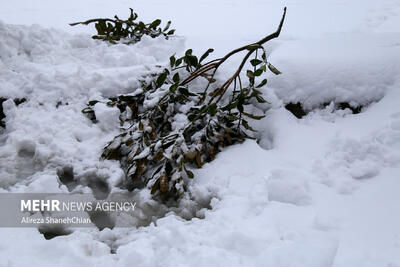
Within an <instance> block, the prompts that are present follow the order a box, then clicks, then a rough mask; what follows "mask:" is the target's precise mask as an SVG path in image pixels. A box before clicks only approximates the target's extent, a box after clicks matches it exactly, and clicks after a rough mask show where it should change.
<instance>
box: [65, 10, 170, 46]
mask: <svg viewBox="0 0 400 267" xmlns="http://www.w3.org/2000/svg"><path fill="white" fill-rule="evenodd" d="M130 10H131V15H130V16H129V18H128V19H127V20H122V19H120V18H119V17H118V16H117V15H115V16H114V19H109V18H97V19H90V20H87V21H83V22H75V23H71V24H70V25H71V26H75V25H78V24H82V25H89V24H90V23H95V27H96V30H97V35H93V36H92V38H93V39H100V40H104V41H108V42H110V43H112V44H115V43H117V42H119V41H122V43H125V44H132V43H137V42H139V41H140V40H141V39H142V36H143V35H148V36H150V37H152V38H155V37H158V36H161V35H162V36H164V37H165V38H166V39H168V37H169V36H171V35H173V34H174V33H175V30H174V29H172V30H170V29H169V27H170V26H171V21H168V22H167V25H166V26H164V28H161V27H159V26H160V24H161V20H159V19H156V20H155V21H153V22H152V23H144V22H143V21H139V22H137V21H136V19H137V18H138V15H137V14H136V13H134V12H133V9H132V8H131V9H130Z"/></svg>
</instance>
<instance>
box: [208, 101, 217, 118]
mask: <svg viewBox="0 0 400 267" xmlns="http://www.w3.org/2000/svg"><path fill="white" fill-rule="evenodd" d="M208 112H209V113H210V115H211V116H214V115H215V114H217V104H216V103H213V104H211V105H210V106H209V107H208Z"/></svg>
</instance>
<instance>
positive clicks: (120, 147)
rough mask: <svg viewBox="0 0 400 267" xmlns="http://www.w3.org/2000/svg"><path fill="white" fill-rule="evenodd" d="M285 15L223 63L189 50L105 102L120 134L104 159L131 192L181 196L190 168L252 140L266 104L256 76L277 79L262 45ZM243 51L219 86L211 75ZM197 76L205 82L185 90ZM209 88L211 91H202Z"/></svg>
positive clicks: (90, 108)
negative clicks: (117, 166)
mask: <svg viewBox="0 0 400 267" xmlns="http://www.w3.org/2000/svg"><path fill="white" fill-rule="evenodd" d="M285 16H286V8H285V9H284V13H283V16H282V19H281V21H280V24H279V27H278V29H277V31H276V32H274V33H273V34H270V35H268V36H266V37H265V38H263V39H261V40H260V41H258V42H256V43H252V44H249V45H245V46H242V47H240V48H237V49H235V50H232V51H231V52H229V53H228V54H226V55H225V56H224V57H222V58H218V59H215V60H211V61H209V62H207V63H204V64H203V63H202V62H203V61H204V60H205V59H206V58H208V56H209V55H210V54H211V53H212V52H213V49H208V50H207V51H206V52H205V53H204V54H203V55H202V56H201V57H197V56H195V55H194V54H193V50H192V49H188V50H187V51H186V52H185V54H184V55H183V56H182V57H179V58H176V57H175V55H173V56H171V57H170V64H169V65H170V66H169V67H168V68H165V69H164V70H162V71H160V72H159V73H158V74H156V75H155V77H154V79H153V80H152V81H151V82H149V83H144V82H143V85H142V88H139V89H137V90H136V91H134V92H133V93H131V94H127V95H119V96H117V97H114V98H110V99H109V101H107V102H106V104H107V105H109V106H113V107H118V108H119V109H120V112H121V115H120V121H121V126H122V132H121V134H120V135H118V136H116V137H115V138H114V139H113V140H112V141H111V142H110V143H109V144H108V145H107V146H106V147H105V148H104V151H103V154H102V157H103V158H105V159H114V160H119V161H120V162H121V167H122V168H123V169H125V170H126V175H127V178H128V179H127V186H128V187H129V188H131V189H135V188H138V189H140V188H143V187H148V188H149V189H151V192H152V193H153V195H154V196H155V197H158V198H160V199H162V200H168V199H171V198H173V199H176V198H179V197H180V196H181V195H182V194H183V193H184V191H185V182H184V181H185V179H188V178H189V179H191V178H193V177H194V174H193V172H192V171H191V168H192V167H194V166H196V167H198V168H201V167H202V165H203V164H204V163H205V162H210V161H212V160H213V159H214V158H215V156H216V155H217V154H218V153H219V152H220V151H221V149H222V148H223V147H226V146H229V145H232V144H235V143H239V142H242V141H243V140H245V139H248V138H253V133H254V132H255V130H254V129H253V128H252V127H251V126H250V123H249V120H260V119H262V118H263V117H264V114H254V113H253V108H252V107H253V106H254V105H255V104H256V103H261V104H262V103H266V100H265V99H264V98H263V97H262V91H261V88H263V87H264V86H265V85H266V84H267V79H265V78H264V79H262V80H261V81H258V79H259V78H260V77H261V76H262V74H263V73H264V72H266V71H267V69H268V70H270V71H271V72H273V73H274V74H276V75H278V74H280V72H279V71H278V70H277V69H276V68H275V67H273V66H272V65H271V64H270V63H269V62H268V60H267V56H266V51H265V49H264V47H263V46H262V45H263V44H265V43H266V42H268V41H270V40H272V39H274V38H277V37H278V36H279V34H280V32H281V29H282V26H283V23H284V19H285ZM242 51H247V53H246V54H245V56H244V57H243V59H242V61H241V63H240V64H239V66H238V68H237V70H236V71H235V72H234V73H233V75H232V76H231V77H230V78H229V79H227V80H226V81H224V82H221V83H220V82H218V81H217V80H216V78H215V74H216V72H217V70H218V69H219V67H220V66H221V65H222V64H223V63H224V62H226V60H227V59H228V58H230V57H231V56H233V55H235V54H237V53H239V52H242ZM253 55H254V58H252V59H250V57H251V56H253ZM248 61H249V62H250V65H251V68H250V69H248V70H247V71H246V77H247V79H248V82H246V83H244V82H243V81H242V78H241V73H242V72H243V68H244V67H245V66H246V63H247V62H248ZM199 77H203V78H205V79H206V81H207V82H206V83H201V82H200V81H199V83H200V84H201V85H198V84H197V85H196V86H192V87H189V85H190V82H192V81H194V80H196V79H198V78H199ZM216 84H221V85H220V86H218V85H216ZM203 86H204V87H203ZM209 88H212V92H211V93H207V92H208V90H209ZM229 88H232V89H233V90H231V91H229V90H228V89H229ZM227 92H230V93H229V94H227ZM97 102H98V101H91V102H89V105H88V107H87V108H86V109H84V110H83V112H84V113H86V114H87V115H88V116H89V118H91V119H92V120H93V121H96V118H95V113H94V111H93V106H94V105H96V103H97Z"/></svg>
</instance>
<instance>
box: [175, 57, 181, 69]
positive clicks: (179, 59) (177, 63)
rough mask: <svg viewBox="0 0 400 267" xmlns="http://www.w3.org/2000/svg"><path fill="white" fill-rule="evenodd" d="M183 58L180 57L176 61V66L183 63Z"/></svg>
mask: <svg viewBox="0 0 400 267" xmlns="http://www.w3.org/2000/svg"><path fill="white" fill-rule="evenodd" d="M182 61H183V58H178V59H177V60H176V62H175V67H179V65H181V64H182Z"/></svg>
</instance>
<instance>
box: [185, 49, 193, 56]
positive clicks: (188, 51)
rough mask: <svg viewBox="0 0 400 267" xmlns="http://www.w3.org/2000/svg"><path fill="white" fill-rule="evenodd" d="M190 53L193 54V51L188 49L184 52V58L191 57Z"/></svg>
mask: <svg viewBox="0 0 400 267" xmlns="http://www.w3.org/2000/svg"><path fill="white" fill-rule="evenodd" d="M192 52H193V50H192V49H188V50H186V52H185V56H188V55H191V54H192Z"/></svg>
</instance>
